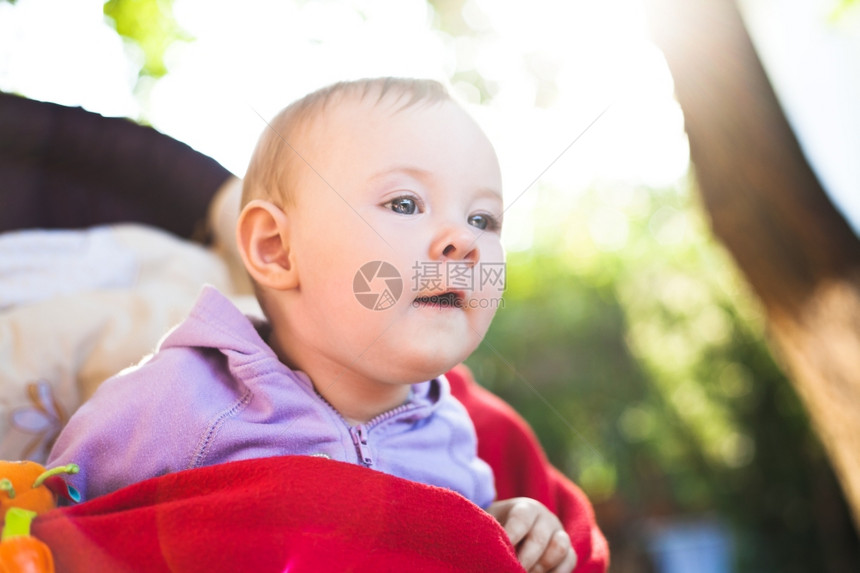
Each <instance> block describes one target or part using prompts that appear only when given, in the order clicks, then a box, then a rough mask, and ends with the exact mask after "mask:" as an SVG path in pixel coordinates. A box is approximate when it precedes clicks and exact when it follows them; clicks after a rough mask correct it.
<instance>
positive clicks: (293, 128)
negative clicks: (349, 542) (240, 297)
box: [48, 78, 576, 572]
mask: <svg viewBox="0 0 860 573" xmlns="http://www.w3.org/2000/svg"><path fill="white" fill-rule="evenodd" d="M242 205H243V207H242V211H241V214H240V216H239V220H238V224H237V240H238V247H239V252H240V253H241V255H242V259H243V261H244V264H245V267H246V269H247V271H248V274H249V275H250V277H251V279H252V281H253V284H254V289H255V293H256V295H257V299H258V300H259V303H260V307H261V308H262V310H263V313H264V315H265V317H266V321H265V322H257V321H252V320H250V319H248V318H247V317H245V316H244V315H243V314H242V313H241V312H240V311H239V310H238V309H237V308H236V307H235V306H233V304H232V303H231V302H230V301H229V300H228V299H227V298H225V297H224V296H222V295H221V294H220V293H218V292H217V291H216V290H214V289H212V288H211V287H207V288H205V289H204V291H203V293H202V294H201V297H200V299H199V300H198V302H197V303H196V305H195V307H194V308H193V310H192V311H191V313H190V315H189V317H188V318H187V319H186V320H185V321H184V322H183V323H182V324H180V325H179V326H177V327H176V328H175V329H174V330H172V331H171V332H170V333H169V334H168V335H167V336H166V337H165V338H164V339H163V340H162V342H161V344H160V345H159V348H158V351H157V352H156V353H155V354H154V355H153V356H151V357H150V358H149V359H148V360H146V361H144V362H142V363H141V364H140V365H138V366H137V367H135V368H133V369H130V370H128V371H125V372H123V373H121V374H120V375H118V376H116V377H114V378H112V379H110V380H108V381H106V382H105V383H104V384H103V385H102V386H101V387H100V388H99V390H98V391H97V392H96V393H95V395H94V396H93V397H92V399H91V400H90V401H88V402H87V403H86V404H84V405H83V406H82V407H81V408H80V409H79V410H78V412H77V413H76V414H75V415H74V416H73V417H72V419H71V420H70V421H69V423H68V425H67V426H66V428H65V429H64V431H63V433H62V434H61V436H60V437H59V439H58V440H57V443H56V445H55V447H54V449H53V451H52V453H51V456H50V459H49V460H48V463H49V465H51V466H54V465H61V464H65V463H68V462H72V461H73V462H75V463H76V464H78V465H79V466H80V467H81V471H80V473H79V474H78V475H77V476H75V477H74V478H73V479H72V480H71V481H72V484H73V485H74V486H75V487H77V488H78V489H79V490H80V492H81V494H82V496H83V497H84V498H85V499H86V498H92V497H96V496H99V495H103V494H106V493H109V492H111V491H114V490H117V489H119V488H121V487H124V486H126V485H129V484H131V483H135V482H138V481H141V480H144V479H147V478H150V477H154V476H159V475H163V474H166V473H169V472H174V471H179V470H183V469H189V468H195V467H200V466H206V465H213V464H217V463H222V462H227V461H232V460H239V459H247V458H257V457H265V456H275V455H290V454H295V455H319V456H325V457H329V458H331V459H335V460H340V461H346V462H350V463H357V464H361V465H365V466H367V467H370V468H374V469H377V470H380V471H383V472H386V473H390V474H393V475H397V476H400V477H403V478H407V479H411V480H414V481H419V482H422V483H427V484H432V485H436V486H441V487H446V488H448V489H451V490H453V491H456V492H459V493H460V494H462V495H464V496H465V497H467V498H469V499H470V500H472V501H473V502H474V503H476V504H477V505H479V506H481V507H482V508H484V509H486V510H487V511H488V512H489V513H490V514H492V515H493V516H494V517H495V518H496V519H497V520H498V521H499V522H500V523H501V525H502V526H503V527H504V528H505V531H506V532H507V534H508V535H509V537H510V539H511V542H512V543H513V544H514V545H515V546H516V547H517V554H518V557H519V560H520V562H521V563H522V564H523V566H524V567H525V568H526V569H531V570H534V571H550V570H552V571H559V572H567V571H571V570H572V569H573V567H574V565H575V564H576V555H575V553H574V551H573V549H572V548H571V544H570V539H569V538H568V536H567V534H566V533H565V532H564V530H563V528H562V526H561V523H560V522H559V520H558V519H557V518H556V516H554V515H553V514H552V513H551V512H550V511H549V510H548V509H546V508H545V507H544V506H543V505H541V504H540V503H538V502H537V501H534V500H531V499H527V498H516V499H509V500H501V501H495V500H494V498H495V491H494V486H493V476H492V472H491V470H490V468H489V466H487V465H486V464H485V463H484V462H483V461H482V460H481V459H479V458H478V457H477V453H476V452H477V444H476V437H475V431H474V428H473V426H472V424H471V420H470V419H469V416H468V414H467V412H466V410H465V408H463V406H462V405H461V404H460V403H459V402H457V400H456V399H455V398H454V397H453V396H451V393H450V389H449V387H448V383H447V381H446V380H445V378H444V376H442V374H443V373H445V372H447V371H448V370H450V369H451V368H452V367H454V366H455V365H457V364H459V363H460V362H462V361H463V360H464V359H465V358H466V357H467V356H469V354H470V353H471V352H472V351H474V350H475V348H476V347H477V346H478V344H480V342H481V340H482V339H483V337H484V334H485V333H486V331H487V328H488V327H489V325H490V322H491V320H492V318H493V315H494V313H495V309H496V307H497V306H498V302H499V298H500V296H501V288H502V286H501V285H502V284H503V280H502V279H501V278H500V275H499V272H503V265H504V252H503V249H502V245H501V240H500V232H501V222H502V213H503V204H502V196H501V175H500V171H499V165H498V160H497V159H496V155H495V152H494V150H493V147H492V145H491V144H490V142H489V141H488V139H487V137H486V136H485V135H484V133H483V132H482V131H481V129H480V128H479V127H478V126H477V124H476V123H475V122H474V121H473V120H472V119H471V118H470V117H469V116H468V115H467V113H466V112H465V111H464V110H463V109H462V108H461V107H460V106H459V105H457V104H456V103H455V102H454V101H453V100H452V99H451V98H450V96H449V95H448V94H447V92H446V91H445V89H444V87H443V86H442V85H441V84H439V83H437V82H433V81H426V80H407V79H393V78H385V79H371V80H361V81H356V82H345V83H339V84H335V85H333V86H330V87H328V88H324V89H322V90H319V91H317V92H314V93H312V94H310V95H308V96H305V97H304V98H302V99H301V100H299V101H297V102H295V103H293V104H292V105H290V106H288V107H287V108H286V109H284V110H283V111H282V112H281V113H280V114H279V115H278V116H277V117H276V118H275V119H274V120H273V122H272V124H271V125H270V126H269V127H268V128H267V129H266V130H265V131H264V133H263V135H262V137H261V138H260V141H259V143H258V145H257V148H256V150H255V152H254V155H253V157H252V159H251V162H250V165H249V167H248V171H247V174H246V177H245V180H244V189H243V198H242Z"/></svg>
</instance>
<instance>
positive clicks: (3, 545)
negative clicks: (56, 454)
mask: <svg viewBox="0 0 860 573" xmlns="http://www.w3.org/2000/svg"><path fill="white" fill-rule="evenodd" d="M77 472H78V466H76V465H75V464H69V465H67V466H63V467H60V468H54V469H50V470H48V469H45V468H44V466H42V465H40V464H37V463H36V462H30V461H23V462H5V461H0V527H2V534H0V573H52V572H53V571H54V561H53V558H52V557H51V551H50V549H49V548H48V546H47V545H45V544H44V543H42V542H41V541H39V540H38V539H36V538H35V537H32V536H31V535H30V524H31V523H32V521H33V518H35V517H36V516H37V515H39V514H42V513H45V512H46V511H49V510H51V509H53V508H55V507H56V506H57V494H56V493H55V491H57V489H58V488H60V491H61V492H62V493H63V494H64V495H65V496H66V497H69V498H71V499H73V500H75V499H76V498H77V497H78V495H77V491H75V489H74V488H71V487H69V486H66V485H65V484H64V483H62V481H60V483H57V480H58V479H59V478H57V476H58V475H59V474H73V473H77Z"/></svg>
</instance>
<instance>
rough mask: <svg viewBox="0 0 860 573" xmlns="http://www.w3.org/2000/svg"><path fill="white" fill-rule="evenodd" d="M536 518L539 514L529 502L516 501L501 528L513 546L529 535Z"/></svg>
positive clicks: (524, 500)
mask: <svg viewBox="0 0 860 573" xmlns="http://www.w3.org/2000/svg"><path fill="white" fill-rule="evenodd" d="M538 517H540V512H539V511H538V510H537V508H536V507H535V505H534V503H531V500H527V499H523V500H517V501H515V502H514V503H513V505H511V507H510V509H509V510H508V514H507V519H506V520H505V522H504V524H503V526H504V528H505V532H506V533H507V534H508V537H509V538H510V540H511V543H512V544H513V545H514V546H516V545H517V544H518V543H519V542H520V541H522V540H523V539H524V538H525V537H526V535H528V534H529V532H530V531H531V530H532V528H533V527H534V526H535V522H536V521H537V519H538Z"/></svg>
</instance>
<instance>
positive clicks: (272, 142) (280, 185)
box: [242, 78, 453, 207]
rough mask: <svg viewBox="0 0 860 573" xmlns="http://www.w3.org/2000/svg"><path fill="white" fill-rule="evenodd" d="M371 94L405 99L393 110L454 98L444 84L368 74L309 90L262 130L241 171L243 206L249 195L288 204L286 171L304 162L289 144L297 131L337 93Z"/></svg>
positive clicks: (290, 193) (290, 198)
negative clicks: (245, 170) (243, 176)
mask: <svg viewBox="0 0 860 573" xmlns="http://www.w3.org/2000/svg"><path fill="white" fill-rule="evenodd" d="M373 95H375V96H376V103H377V104H378V103H379V102H380V101H382V100H383V99H384V98H385V97H386V96H390V95H393V96H394V97H396V98H398V100H404V101H403V103H402V104H401V105H400V107H399V108H398V111H399V110H402V109H405V108H407V107H410V106H412V105H415V104H417V103H428V104H431V103H437V102H443V101H453V100H452V98H451V96H450V94H449V93H448V90H447V89H446V88H445V86H444V85H442V84H441V83H439V82H437V81H435V80H426V79H410V78H369V79H362V80H355V81H347V82H338V83H335V84H332V85H330V86H327V87H324V88H322V89H319V90H317V91H315V92H312V93H310V94H308V95H306V96H304V97H303V98H301V99H299V100H296V101H295V102H293V103H291V104H290V105H288V106H287V107H285V108H284V109H283V110H281V111H280V112H279V113H278V115H276V116H275V118H274V119H273V120H272V121H271V123H269V124H268V125H267V126H266V128H265V129H264V130H263V133H262V135H261V136H260V139H259V141H258V142H257V147H256V148H255V149H254V154H253V155H252V156H251V161H250V163H249V164H248V170H247V172H246V173H245V178H244V182H243V185H242V205H243V206H244V205H245V204H247V203H248V202H249V201H251V200H252V199H266V200H268V201H272V202H273V203H275V204H277V205H279V206H281V207H285V206H287V205H290V204H292V202H293V190H292V187H291V182H292V178H291V175H292V174H293V173H294V171H295V166H296V165H301V164H303V163H307V162H306V161H305V160H304V158H303V157H302V155H301V149H296V148H295V147H293V145H292V143H293V142H294V140H296V139H297V136H298V135H299V134H300V131H301V129H303V128H305V127H307V125H308V124H309V122H310V120H311V119H313V118H314V117H316V116H317V115H318V114H319V113H321V112H323V111H324V110H325V108H326V106H327V105H328V104H329V103H330V102H332V100H334V99H335V98H337V97H356V98H358V99H359V100H363V99H365V98H367V97H369V96H373ZM310 167H311V169H313V166H312V165H310Z"/></svg>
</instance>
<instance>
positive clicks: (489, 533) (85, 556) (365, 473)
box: [33, 367, 608, 573]
mask: <svg viewBox="0 0 860 573" xmlns="http://www.w3.org/2000/svg"><path fill="white" fill-rule="evenodd" d="M448 379H449V380H450V381H451V386H452V389H453V392H454V394H455V395H456V396H457V397H458V398H459V399H460V400H461V401H462V402H463V404H464V405H465V406H466V408H467V409H468V410H469V413H470V414H471V415H472V418H473V420H474V422H475V426H476V429H477V431H478V440H479V454H480V455H481V457H482V458H483V459H484V460H486V461H487V462H488V463H489V464H490V465H491V466H492V467H493V470H494V471H495V472H496V486H497V489H498V493H499V498H500V499H502V498H508V497H516V496H528V497H532V498H535V499H537V500H538V501H541V502H542V503H544V504H545V505H547V506H548V507H549V508H550V509H551V510H553V511H554V512H555V513H556V514H557V515H558V516H559V517H560V518H561V520H562V522H563V523H564V526H565V529H566V530H567V531H568V533H569V534H570V536H571V539H572V540H573V544H574V548H575V549H576V552H577V555H578V556H579V564H578V566H577V568H576V571H577V572H581V573H598V572H603V571H605V570H606V568H607V565H608V550H607V546H606V541H605V539H604V538H603V536H602V534H601V533H600V531H599V529H598V528H597V525H596V523H595V521H594V514H593V511H592V509H591V506H590V504H589V503H588V500H587V499H586V498H585V496H584V495H583V494H582V492H581V491H580V490H579V489H578V488H577V487H576V486H575V485H573V484H572V483H571V482H570V481H568V480H567V479H566V478H564V477H563V476H562V475H561V474H560V473H559V472H557V471H556V470H555V469H554V468H553V467H552V466H550V465H549V463H548V462H547V460H546V458H545V456H544V454H543V451H542V450H541V448H540V446H539V445H538V442H537V440H536V439H535V437H534V435H533V434H532V432H531V430H530V429H529V428H528V427H527V426H526V424H525V422H524V421H523V420H522V419H521V418H520V417H519V416H518V415H517V414H516V413H514V411H513V410H512V409H511V408H510V407H509V406H508V405H506V404H505V403H504V402H502V401H501V400H499V399H498V398H496V397H495V396H493V395H492V394H490V393H489V392H487V391H486V390H484V389H482V388H481V387H480V386H478V385H477V384H476V383H475V382H474V381H473V380H472V378H471V375H470V374H469V372H468V371H467V370H466V369H465V368H461V367H458V368H457V369H455V370H454V371H452V372H451V373H449V374H448ZM33 534H34V535H36V536H37V537H39V538H40V539H42V540H43V541H45V542H46V543H48V545H49V546H50V547H51V549H52V551H53V552H54V557H55V560H56V562H57V570H58V571H59V572H61V573H62V572H67V571H68V572H100V571H110V572H116V573H121V572H124V571H182V572H186V571H188V572H191V571H201V572H203V571H205V572H209V573H211V572H218V571H224V572H240V571H249V572H250V571H253V572H268V571H278V572H280V571H290V572H302V573H305V572H306V573H321V572H322V573H325V572H329V571H330V572H338V573H339V572H345V571H354V572H368V573H370V572H373V573H378V572H382V571H428V572H429V571H433V572H436V571H481V572H484V571H493V572H497V571H522V568H521V567H520V566H519V564H518V563H517V560H516V555H515V552H514V548H513V547H512V546H511V545H510V543H509V542H508V540H507V538H506V536H505V533H504V530H503V529H502V528H501V527H500V526H499V525H498V524H497V523H496V522H495V520H494V519H493V518H492V517H490V516H489V515H487V514H486V513H484V512H483V511H482V510H481V509H479V508H478V507H477V506H475V505H474V504H472V503H471V502H469V501H467V500H466V499H465V498H463V497H461V496H459V495H458V494H455V493H453V492H450V491H447V490H444V489H441V488H437V487H432V486H427V485H423V484H419V483H414V482H410V481H407V480H404V479H400V478H397V477H393V476H389V475H386V474H382V473H380V472H377V471H374V470H370V469H366V468H363V467H359V466H355V465H351V464H346V463H342V462H335V461H331V460H326V459H321V458H313V457H305V456H291V457H277V458H266V459H256V460H246V461H241V462H233V463H228V464H222V465H218V466H210V467H205V468H200V469H195V470H189V471H184V472H178V473H175V474H170V475H166V476H163V477H160V478H155V479H151V480H147V481H145V482H141V483H138V484H134V485H132V486H129V487H126V488H124V489H122V490H120V491H117V492H114V493H113V494H110V495H106V496H103V497H100V498H96V499H93V500H90V501H88V502H86V503H83V504H80V505H77V506H73V507H66V508H61V509H58V510H54V511H51V512H49V513H47V514H45V515H42V516H40V517H39V518H37V519H36V521H35V522H34V524H33Z"/></svg>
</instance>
